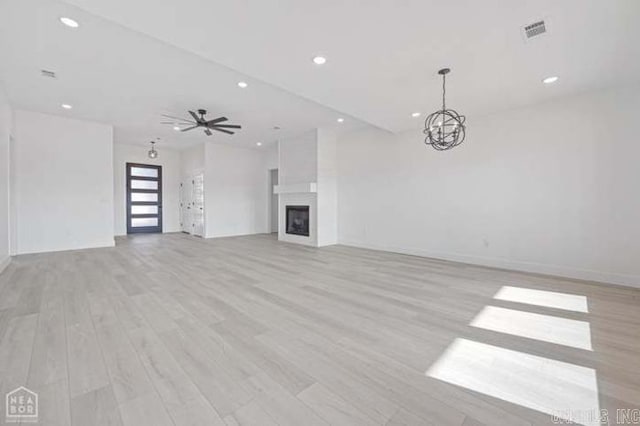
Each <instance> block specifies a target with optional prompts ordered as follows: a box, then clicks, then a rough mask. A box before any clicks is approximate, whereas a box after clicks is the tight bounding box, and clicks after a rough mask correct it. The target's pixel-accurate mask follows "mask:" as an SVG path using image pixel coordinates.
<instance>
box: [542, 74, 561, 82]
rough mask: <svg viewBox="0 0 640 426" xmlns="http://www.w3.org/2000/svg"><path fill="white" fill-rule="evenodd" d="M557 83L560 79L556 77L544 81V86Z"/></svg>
mask: <svg viewBox="0 0 640 426" xmlns="http://www.w3.org/2000/svg"><path fill="white" fill-rule="evenodd" d="M556 81H558V77H556V76H555V75H554V76H553V77H547V78H545V79H544V80H542V82H543V83H544V84H551V83H555V82H556Z"/></svg>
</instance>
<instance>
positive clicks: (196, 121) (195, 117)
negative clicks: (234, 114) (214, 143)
mask: <svg viewBox="0 0 640 426" xmlns="http://www.w3.org/2000/svg"><path fill="white" fill-rule="evenodd" d="M189 115H191V117H192V118H191V119H189V118H181V117H174V116H171V115H165V114H163V115H162V116H163V117H165V118H168V119H171V120H174V121H163V122H162V124H170V125H172V126H175V127H178V130H180V131H181V132H188V131H189V130H193V129H197V128H198V127H203V128H204V133H205V134H206V135H207V136H211V135H212V134H213V133H211V130H215V131H217V132H222V133H226V134H229V135H233V134H235V132H232V131H231V130H229V129H241V128H242V126H239V125H237V124H220V123H223V122H225V121H229V119H228V118H227V117H218V118H214V119H213V120H207V119H205V117H204V116H205V115H207V110H205V109H199V110H198V112H197V113H196V112H194V111H189ZM180 126H187V127H183V128H180ZM175 127H174V128H175Z"/></svg>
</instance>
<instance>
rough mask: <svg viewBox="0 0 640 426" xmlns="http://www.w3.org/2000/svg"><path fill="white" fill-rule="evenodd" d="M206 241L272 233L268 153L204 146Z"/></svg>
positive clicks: (216, 145)
mask: <svg viewBox="0 0 640 426" xmlns="http://www.w3.org/2000/svg"><path fill="white" fill-rule="evenodd" d="M204 179H205V182H204V191H205V230H206V232H205V234H206V237H207V238H211V237H227V236H233V235H248V234H256V233H266V232H269V226H268V217H269V212H268V201H267V196H268V191H267V188H268V182H269V172H268V169H267V167H266V156H265V153H264V152H262V151H260V150H254V149H246V148H236V147H233V146H229V145H219V144H214V143H207V144H206V145H205V172H204Z"/></svg>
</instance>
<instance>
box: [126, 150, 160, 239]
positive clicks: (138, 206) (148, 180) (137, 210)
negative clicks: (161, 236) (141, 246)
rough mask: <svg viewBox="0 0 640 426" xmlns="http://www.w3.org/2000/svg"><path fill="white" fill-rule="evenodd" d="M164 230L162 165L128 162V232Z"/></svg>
mask: <svg viewBox="0 0 640 426" xmlns="http://www.w3.org/2000/svg"><path fill="white" fill-rule="evenodd" d="M141 232H147V233H148V232H162V166H152V165H149V164H137V163H127V234H137V233H141Z"/></svg>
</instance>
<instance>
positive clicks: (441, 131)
mask: <svg viewBox="0 0 640 426" xmlns="http://www.w3.org/2000/svg"><path fill="white" fill-rule="evenodd" d="M449 72H451V70H450V69H449V68H443V69H441V70H440V71H438V74H440V75H441V76H442V109H441V110H439V111H436V112H434V113H432V114H430V115H429V116H428V117H427V118H426V119H425V121H424V130H423V133H424V134H425V135H427V136H426V138H425V139H424V143H425V144H427V145H431V146H432V147H433V148H434V149H436V150H438V151H446V150H448V149H451V148H453V147H456V146H458V145H460V144H461V143H462V142H463V141H464V138H465V136H466V127H465V125H464V122H465V120H466V118H465V116H464V115H460V114H458V113H457V112H456V111H455V110H452V109H447V107H446V103H445V95H446V86H445V85H446V75H447V74H448V73H449Z"/></svg>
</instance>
